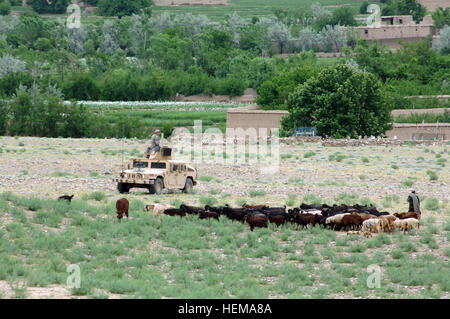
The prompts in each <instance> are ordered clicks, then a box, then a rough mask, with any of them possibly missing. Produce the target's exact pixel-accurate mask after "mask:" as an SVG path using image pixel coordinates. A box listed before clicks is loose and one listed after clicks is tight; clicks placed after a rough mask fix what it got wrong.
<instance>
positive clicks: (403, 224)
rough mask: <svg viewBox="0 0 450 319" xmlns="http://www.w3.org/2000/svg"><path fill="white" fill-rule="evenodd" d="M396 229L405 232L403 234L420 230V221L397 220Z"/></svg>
mask: <svg viewBox="0 0 450 319" xmlns="http://www.w3.org/2000/svg"><path fill="white" fill-rule="evenodd" d="M394 227H395V228H398V229H400V230H403V232H406V231H409V230H410V229H411V228H417V229H419V227H420V224H419V220H418V219H416V218H407V219H397V220H396V221H394Z"/></svg>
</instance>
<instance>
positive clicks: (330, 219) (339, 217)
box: [325, 213, 350, 229]
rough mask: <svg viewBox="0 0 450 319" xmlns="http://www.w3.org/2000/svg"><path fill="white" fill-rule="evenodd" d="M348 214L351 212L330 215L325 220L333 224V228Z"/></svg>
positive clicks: (330, 224) (326, 223)
mask: <svg viewBox="0 0 450 319" xmlns="http://www.w3.org/2000/svg"><path fill="white" fill-rule="evenodd" d="M346 215H350V213H343V214H337V215H334V216H331V217H328V218H327V219H326V220H325V225H329V226H333V229H334V228H335V227H336V225H337V224H340V223H341V221H342V218H344V216H346Z"/></svg>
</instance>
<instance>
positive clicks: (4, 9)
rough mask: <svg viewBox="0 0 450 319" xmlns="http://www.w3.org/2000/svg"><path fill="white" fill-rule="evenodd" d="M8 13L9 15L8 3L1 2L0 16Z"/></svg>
mask: <svg viewBox="0 0 450 319" xmlns="http://www.w3.org/2000/svg"><path fill="white" fill-rule="evenodd" d="M10 13H11V4H10V3H9V2H8V1H6V2H1V3H0V15H2V16H7V15H8V14H10Z"/></svg>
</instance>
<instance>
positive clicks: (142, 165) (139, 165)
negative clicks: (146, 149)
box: [133, 162, 148, 168]
mask: <svg viewBox="0 0 450 319" xmlns="http://www.w3.org/2000/svg"><path fill="white" fill-rule="evenodd" d="M133 168H148V162H134V164H133Z"/></svg>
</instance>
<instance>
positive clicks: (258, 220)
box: [244, 212, 268, 231]
mask: <svg viewBox="0 0 450 319" xmlns="http://www.w3.org/2000/svg"><path fill="white" fill-rule="evenodd" d="M244 221H245V222H247V223H248V224H249V225H250V230H251V231H253V229H254V228H255V227H263V228H267V227H268V222H267V221H268V218H267V215H265V214H262V213H259V212H254V213H249V214H245V216H244Z"/></svg>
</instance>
